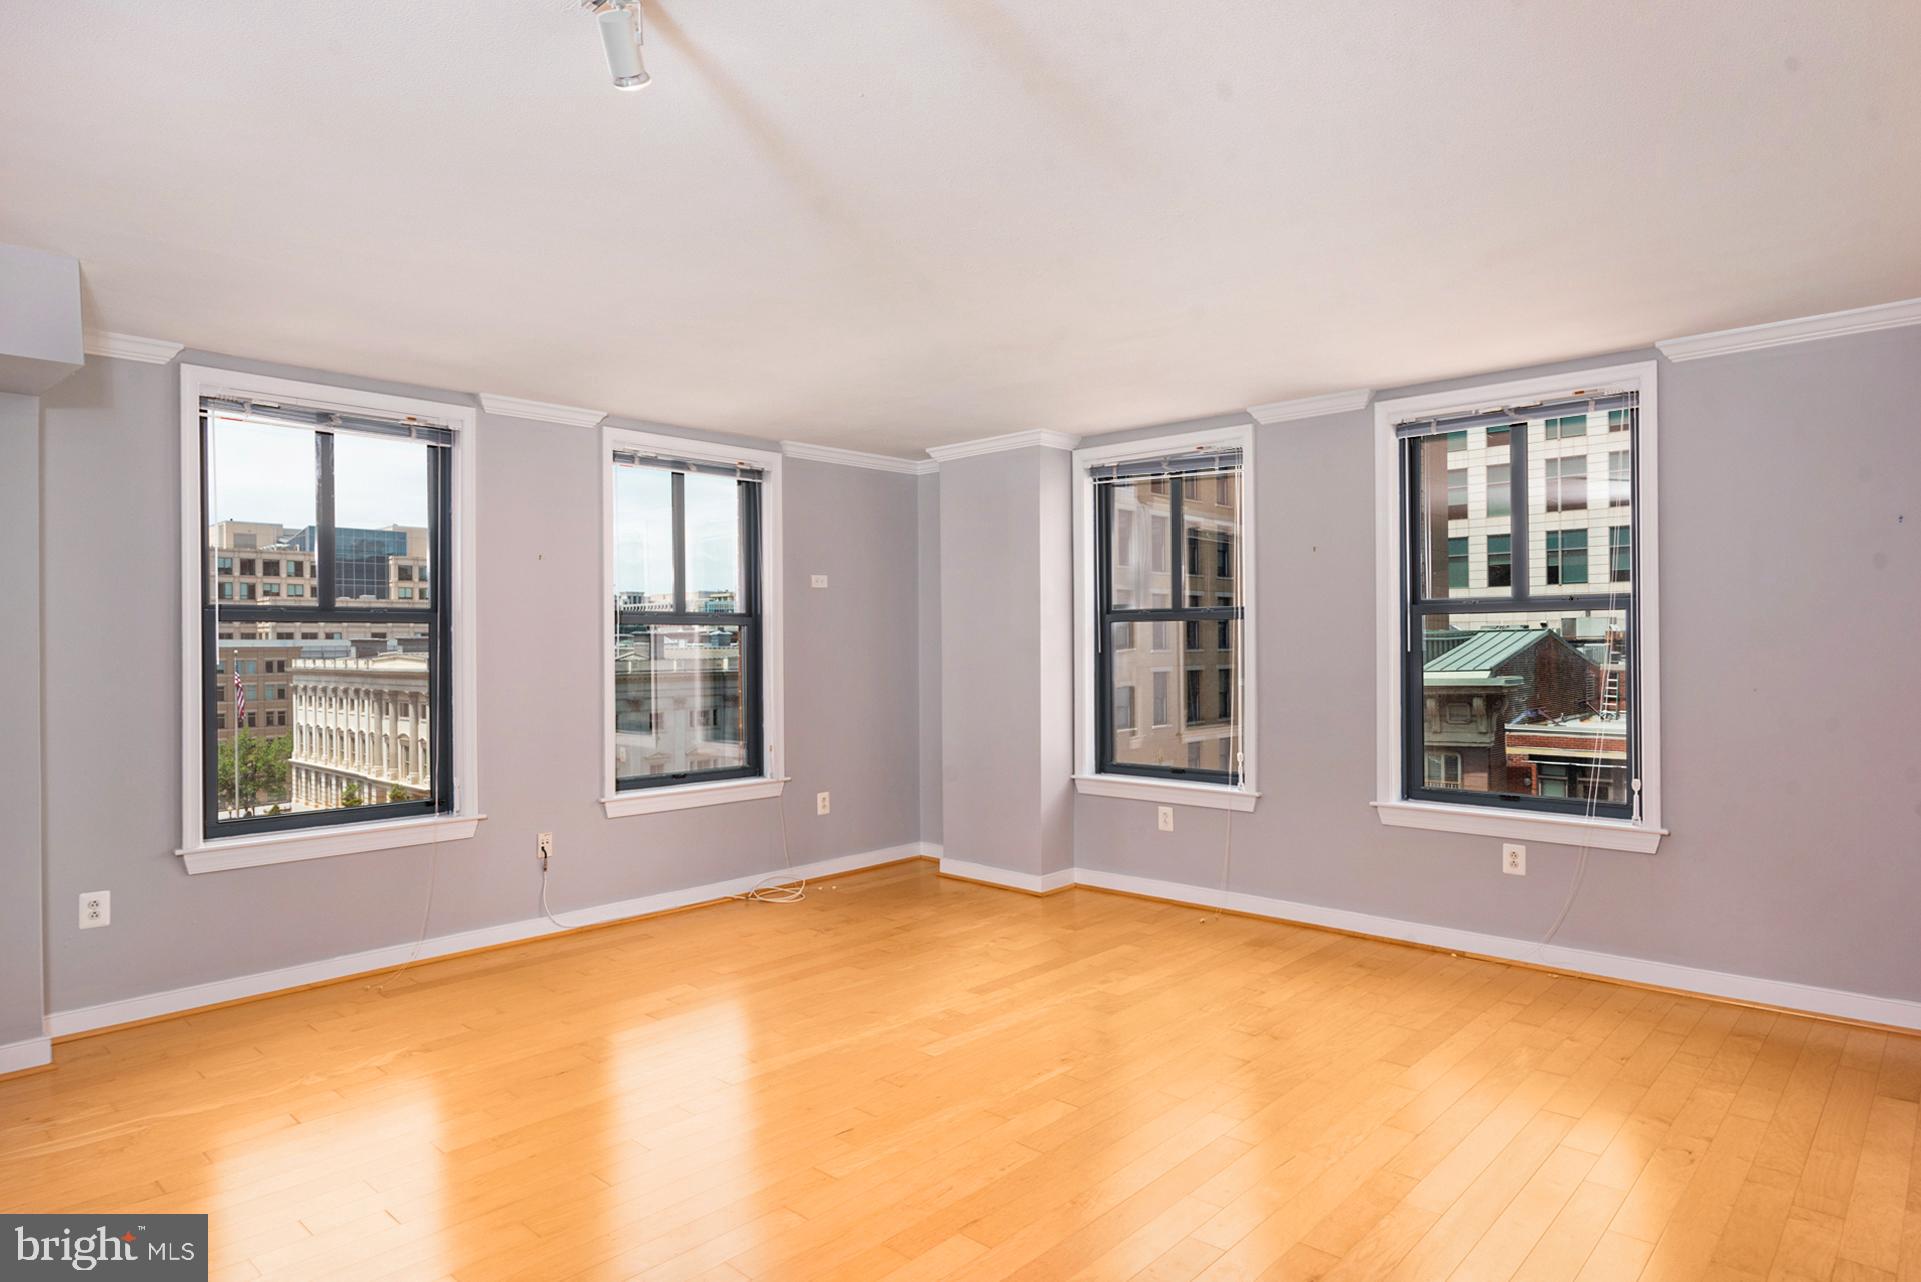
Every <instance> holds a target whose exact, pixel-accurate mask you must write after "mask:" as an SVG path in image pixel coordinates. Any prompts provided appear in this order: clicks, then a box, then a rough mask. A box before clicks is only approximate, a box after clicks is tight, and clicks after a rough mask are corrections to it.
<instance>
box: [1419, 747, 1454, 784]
mask: <svg viewBox="0 0 1921 1282" xmlns="http://www.w3.org/2000/svg"><path fill="white" fill-rule="evenodd" d="M1424 775H1425V778H1426V780H1427V786H1428V787H1430V788H1458V787H1460V786H1461V754H1460V753H1458V752H1430V753H1428V754H1427V764H1426V767H1425V771H1424Z"/></svg>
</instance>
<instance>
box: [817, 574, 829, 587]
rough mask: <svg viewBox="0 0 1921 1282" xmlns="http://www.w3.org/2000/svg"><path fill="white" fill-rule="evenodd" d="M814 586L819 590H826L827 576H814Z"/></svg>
mask: <svg viewBox="0 0 1921 1282" xmlns="http://www.w3.org/2000/svg"><path fill="white" fill-rule="evenodd" d="M814 586H815V587H817V588H824V587H826V586H827V576H826V575H824V574H816V575H814Z"/></svg>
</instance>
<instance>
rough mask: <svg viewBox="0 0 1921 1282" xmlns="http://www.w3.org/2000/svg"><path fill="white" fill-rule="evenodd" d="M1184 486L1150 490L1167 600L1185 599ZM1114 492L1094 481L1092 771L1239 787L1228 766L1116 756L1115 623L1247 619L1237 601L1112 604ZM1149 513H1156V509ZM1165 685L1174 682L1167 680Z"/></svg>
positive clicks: (1238, 481)
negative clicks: (1161, 510) (1164, 506)
mask: <svg viewBox="0 0 1921 1282" xmlns="http://www.w3.org/2000/svg"><path fill="white" fill-rule="evenodd" d="M1246 472H1247V469H1246V465H1245V462H1244V461H1243V463H1242V465H1241V466H1239V467H1235V468H1233V469H1231V470H1225V471H1223V472H1221V473H1220V475H1222V476H1229V477H1232V478H1234V484H1235V485H1236V486H1237V487H1240V486H1244V485H1245V477H1246ZM1131 479H1134V480H1139V479H1143V478H1139V477H1136V478H1131ZM1189 479H1192V478H1189ZM1187 488H1188V487H1187V486H1186V485H1184V484H1183V485H1171V486H1164V487H1156V488H1155V490H1154V492H1155V493H1157V494H1159V493H1162V492H1165V493H1166V495H1167V498H1168V511H1167V517H1166V523H1167V539H1166V549H1167V566H1168V569H1167V571H1166V573H1168V574H1169V575H1170V587H1169V591H1168V600H1169V601H1170V602H1174V601H1181V600H1186V599H1188V594H1187V587H1186V578H1187V574H1186V569H1187V559H1186V557H1185V556H1184V555H1183V553H1184V552H1185V550H1186V549H1185V547H1184V546H1183V542H1184V540H1185V538H1186V533H1185V527H1186V520H1185V511H1184V506H1183V505H1184V503H1185V499H1186V491H1187ZM1114 490H1115V485H1114V484H1112V483H1107V482H1096V483H1095V484H1094V486H1093V491H1094V501H1093V518H1094V617H1095V626H1094V631H1095V636H1094V690H1095V697H1094V769H1095V772H1096V773H1098V774H1104V775H1128V776H1133V777H1137V778H1147V779H1173V780H1179V781H1182V782H1186V783H1211V784H1223V785H1227V786H1230V787H1231V786H1237V785H1238V784H1239V783H1240V777H1239V775H1238V774H1237V772H1235V771H1232V770H1219V769H1211V768H1206V767H1200V766H1157V765H1146V764H1143V763H1141V762H1134V761H1121V760H1118V759H1117V756H1118V754H1117V753H1116V751H1115V727H1114V724H1113V721H1114V716H1113V697H1112V693H1111V692H1112V690H1113V683H1114V664H1113V654H1112V651H1113V648H1114V647H1113V643H1112V638H1113V635H1114V628H1115V626H1116V625H1117V624H1123V623H1150V624H1163V625H1164V624H1170V623H1181V624H1199V623H1207V622H1215V623H1223V622H1225V623H1229V624H1230V625H1231V623H1232V622H1234V621H1238V620H1241V619H1243V618H1245V617H1246V607H1245V606H1243V605H1238V604H1237V605H1232V606H1218V605H1215V606H1209V605H1190V606H1183V607H1176V606H1172V605H1170V606H1165V607H1161V608H1140V607H1134V606H1129V607H1116V606H1115V604H1114V564H1113V547H1114V512H1115V505H1114ZM1237 492H1239V493H1240V494H1241V495H1242V496H1243V501H1245V493H1246V492H1245V490H1244V489H1241V490H1238V491H1237ZM1149 515H1150V516H1158V513H1154V514H1149ZM1143 527H1144V528H1145V529H1146V530H1147V532H1148V533H1147V537H1148V539H1149V540H1150V543H1151V541H1152V538H1153V529H1154V521H1153V520H1151V519H1150V520H1147V521H1144V522H1142V521H1140V520H1139V519H1138V518H1137V520H1136V525H1135V528H1136V529H1141V528H1143ZM1154 564H1155V562H1154V551H1153V548H1152V547H1151V546H1150V548H1149V551H1148V566H1149V568H1150V572H1152V573H1160V572H1161V571H1156V570H1153V568H1152V567H1153V566H1154ZM1236 591H1237V592H1238V591H1239V587H1238V584H1237V585H1236ZM1183 632H1185V628H1183ZM1242 649H1243V648H1242V647H1239V646H1236V647H1234V649H1233V651H1232V652H1231V653H1232V657H1233V663H1232V666H1233V667H1234V669H1235V671H1236V672H1240V670H1241V669H1240V665H1241V664H1242V663H1244V662H1245V661H1246V660H1245V657H1244V655H1243V654H1242V653H1241V651H1242ZM1181 667H1182V668H1183V669H1185V667H1186V662H1185V660H1184V659H1183V661H1182V664H1181ZM1241 679H1243V680H1245V676H1244V675H1243V676H1242V678H1241ZM1169 684H1170V685H1172V681H1171V679H1170V681H1169ZM1150 698H1151V689H1150ZM1173 698H1174V695H1173V692H1172V691H1171V690H1170V691H1169V699H1168V701H1169V704H1170V705H1172V703H1173ZM1183 704H1184V700H1183ZM1169 712H1170V714H1171V712H1172V707H1171V706H1170V708H1169ZM1134 716H1135V721H1136V722H1137V723H1138V722H1139V720H1140V710H1139V709H1138V708H1136V709H1135V714H1134ZM1150 717H1151V709H1150ZM1161 724H1163V723H1160V722H1154V721H1151V719H1150V722H1149V725H1150V726H1157V725H1161ZM1165 724H1172V722H1171V721H1170V722H1168V723H1165Z"/></svg>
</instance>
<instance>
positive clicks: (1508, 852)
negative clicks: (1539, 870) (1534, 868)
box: [1501, 841, 1527, 877]
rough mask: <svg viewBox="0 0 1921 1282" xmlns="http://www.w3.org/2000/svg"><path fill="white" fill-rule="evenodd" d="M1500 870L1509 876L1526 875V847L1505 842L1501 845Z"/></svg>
mask: <svg viewBox="0 0 1921 1282" xmlns="http://www.w3.org/2000/svg"><path fill="white" fill-rule="evenodd" d="M1501 871H1502V872H1504V873H1507V874H1508V875H1509V876H1511V877H1525V876H1527V847H1526V846H1517V845H1515V844H1514V843H1513V842H1511V841H1510V842H1507V843H1506V844H1504V845H1503V846H1502V847H1501Z"/></svg>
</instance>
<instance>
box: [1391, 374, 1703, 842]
mask: <svg viewBox="0 0 1921 1282" xmlns="http://www.w3.org/2000/svg"><path fill="white" fill-rule="evenodd" d="M1656 374H1657V366H1656V364H1655V362H1653V361H1639V362H1635V363H1634V364H1630V365H1610V366H1605V367H1601V368H1596V369H1585V370H1577V371H1574V372H1572V373H1568V374H1551V375H1546V376H1543V377H1539V378H1526V379H1517V380H1515V381H1512V382H1506V383H1493V384H1488V385H1486V386H1482V387H1469V388H1462V389H1460V390H1458V391H1452V392H1435V393H1430V394H1428V395H1424V396H1409V397H1402V398H1400V399H1397V400H1387V401H1376V402H1375V403H1374V511H1375V533H1374V547H1375V585H1376V597H1375V627H1376V637H1375V664H1376V668H1375V673H1376V677H1375V706H1376V709H1377V710H1378V715H1379V721H1378V724H1377V731H1376V735H1375V738H1376V742H1377V744H1378V748H1379V755H1378V758H1377V764H1376V775H1375V794H1374V795H1375V800H1374V802H1373V805H1374V811H1375V813H1376V814H1377V815H1379V816H1380V819H1381V822H1382V823H1383V824H1386V825H1388V826H1390V827H1396V828H1426V829H1430V830H1432V831H1435V832H1456V833H1471V834H1474V835H1477V836H1483V837H1506V838H1518V839H1521V840H1533V841H1541V842H1557V843H1560V844H1563V845H1571V846H1589V847H1593V848H1596V849H1600V850H1624V851H1630V852H1633V853H1637V854H1653V853H1654V852H1655V850H1656V849H1657V848H1658V847H1659V845H1660V842H1661V838H1662V837H1664V836H1666V835H1667V829H1665V828H1663V827H1662V826H1661V597H1660V567H1661V538H1660V528H1659V516H1660V511H1661V505H1660V487H1659V471H1660V469H1659V459H1660V449H1659V444H1658V442H1659V428H1660V407H1659V398H1658V395H1657V387H1656V383H1657V377H1656ZM1590 387H1607V388H1610V389H1616V390H1622V391H1627V390H1632V391H1636V392H1638V393H1640V424H1639V435H1638V439H1637V440H1636V442H1635V448H1636V449H1637V450H1638V451H1639V455H1640V456H1639V459H1638V462H1637V467H1638V468H1639V471H1640V489H1639V491H1638V493H1637V494H1636V495H1635V500H1634V502H1635V512H1636V514H1637V517H1638V525H1639V529H1638V531H1637V537H1638V538H1639V539H1640V540H1641V549H1640V559H1641V576H1640V579H1639V580H1638V581H1637V582H1636V583H1635V585H1634V590H1635V597H1636V600H1637V603H1638V609H1639V612H1640V632H1639V634H1638V635H1637V636H1636V638H1635V658H1636V661H1637V663H1638V664H1639V666H1640V696H1641V708H1640V718H1641V742H1640V749H1641V761H1640V765H1641V776H1640V778H1641V816H1640V818H1639V819H1638V820H1625V819H1587V818H1584V817H1582V816H1580V815H1557V814H1546V813H1542V812H1539V811H1517V810H1503V809H1501V808H1499V807H1496V806H1478V805H1458V806H1457V805H1447V804H1445V803H1442V802H1429V801H1410V800H1408V799H1407V796H1406V794H1405V792H1404V791H1403V787H1402V780H1401V667H1400V665H1401V645H1400V629H1401V582H1402V579H1401V576H1402V572H1403V566H1402V560H1403V557H1404V554H1405V549H1404V548H1403V547H1402V543H1401V535H1400V502H1401V494H1400V489H1401V476H1400V450H1399V443H1398V442H1397V441H1396V439H1395V436H1394V425H1395V424H1396V423H1399V422H1404V421H1406V420H1407V419H1410V418H1419V417H1423V416H1426V415H1430V414H1435V413H1445V412H1448V411H1454V410H1471V409H1474V408H1476V407H1479V406H1485V405H1512V404H1521V403H1526V402H1528V401H1530V400H1536V399H1541V398H1545V397H1548V396H1555V395H1561V394H1564V393H1568V392H1572V391H1574V390H1576V389H1579V388H1590Z"/></svg>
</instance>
